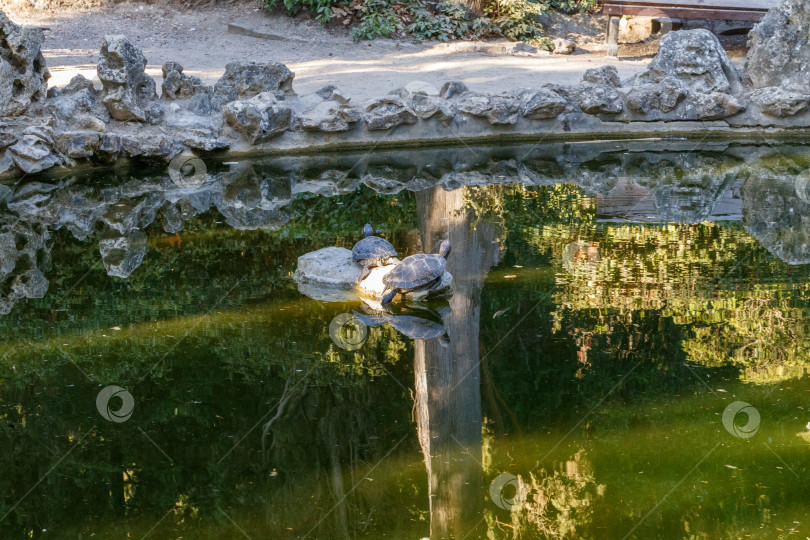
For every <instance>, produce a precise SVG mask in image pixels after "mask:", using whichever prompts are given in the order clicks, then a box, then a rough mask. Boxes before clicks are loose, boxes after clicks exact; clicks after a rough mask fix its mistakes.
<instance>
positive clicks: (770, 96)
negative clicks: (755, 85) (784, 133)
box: [751, 86, 810, 118]
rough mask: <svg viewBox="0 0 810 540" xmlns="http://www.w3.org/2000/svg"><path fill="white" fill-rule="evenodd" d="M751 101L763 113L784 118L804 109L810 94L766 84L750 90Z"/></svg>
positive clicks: (809, 100) (809, 102) (808, 102)
mask: <svg viewBox="0 0 810 540" xmlns="http://www.w3.org/2000/svg"><path fill="white" fill-rule="evenodd" d="M751 101H752V102H753V103H754V104H755V105H757V106H758V107H759V108H760V110H761V111H762V112H763V113H765V114H767V115H769V116H775V117H777V118H785V117H788V116H794V115H796V114H798V113H800V112H802V111H804V110H806V109H807V106H808V105H810V94H806V93H797V92H791V91H789V90H786V89H784V88H781V87H778V86H767V87H764V88H759V89H757V90H755V91H753V92H751Z"/></svg>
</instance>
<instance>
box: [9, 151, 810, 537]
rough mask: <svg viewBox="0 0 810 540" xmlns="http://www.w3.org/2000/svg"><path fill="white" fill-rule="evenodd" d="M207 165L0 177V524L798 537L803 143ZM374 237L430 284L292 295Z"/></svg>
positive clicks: (144, 532)
mask: <svg viewBox="0 0 810 540" xmlns="http://www.w3.org/2000/svg"><path fill="white" fill-rule="evenodd" d="M205 165H206V167H207V171H208V174H207V176H205V177H203V176H197V177H191V178H182V177H178V176H177V175H175V176H174V179H173V178H172V177H170V176H168V175H166V174H165V171H160V170H152V169H150V168H149V167H147V166H144V168H143V169H142V170H137V171H134V172H129V173H110V174H106V175H92V176H87V177H79V176H74V177H68V178H47V179H42V178H39V179H23V180H21V181H19V182H17V183H15V184H9V185H6V186H0V198H2V199H3V202H2V213H0V279H2V287H0V312H2V316H0V336H1V338H0V370H2V374H0V375H1V376H2V382H1V383H0V414H1V415H2V422H0V455H1V456H2V457H3V459H2V462H0V485H2V499H1V500H0V505H1V506H0V516H2V517H1V518H0V537H2V538H45V537H53V538H91V537H93V538H125V537H126V538H143V537H148V538H253V539H259V538H272V539H275V538H282V539H284V538H289V539H294V538H295V539H300V538H310V539H329V538H359V537H368V538H393V539H420V538H426V537H430V538H433V539H440V538H458V539H462V538H467V539H474V538H488V539H492V540H501V539H504V540H505V539H511V538H515V539H517V538H520V539H533V538H557V539H560V538H593V539H613V538H617V539H623V538H638V539H650V538H677V539H681V538H690V539H725V538H729V539H731V538H762V539H773V538H788V537H791V538H793V537H796V538H804V537H807V536H810V510H808V508H810V482H808V480H810V476H809V475H810V467H808V455H809V453H810V430H808V422H810V380H808V378H807V376H806V374H807V370H808V366H810V360H809V358H810V357H809V356H808V354H810V325H808V322H807V319H806V317H807V315H808V309H809V308H810V266H808V263H810V191H808V189H807V188H808V186H807V184H808V181H810V173H808V172H807V171H808V169H809V168H810V147H803V146H791V145H786V144H781V145H775V144H769V143H766V142H763V143H761V144H752V143H716V142H705V141H703V142H695V141H625V142H601V143H581V144H573V143H572V144H548V145H542V144H541V145H525V146H515V147H495V148H470V147H463V148H439V149H428V150H422V151H418V152H417V151H413V152H406V151H401V152H395V151H376V150H374V151H372V152H368V153H358V154H356V155H320V156H316V157H285V158H274V159H266V160H260V161H253V162H239V163H217V162H214V161H213V160H208V162H207V163H205ZM366 222H369V223H372V224H373V225H374V227H375V228H377V229H380V230H381V231H382V233H381V234H382V235H383V236H385V237H386V238H388V239H389V240H390V241H391V242H393V244H394V245H395V246H396V248H397V249H398V250H399V252H400V254H403V255H407V254H412V253H417V252H421V251H425V252H436V251H437V248H438V244H439V243H440V242H441V241H442V240H443V239H446V238H449V239H450V241H451V243H452V246H453V251H452V254H451V255H450V257H449V260H448V263H447V268H448V271H449V272H450V273H452V275H453V277H454V291H455V292H454V295H453V296H452V298H449V299H444V300H434V301H431V302H430V303H429V304H428V305H424V306H422V307H421V308H420V307H414V306H411V307H403V306H397V307H396V309H394V310H393V311H392V314H390V315H388V316H387V317H388V318H387V319H386V322H387V324H380V325H371V326H366V325H363V324H359V323H358V319H357V317H356V315H355V313H360V312H362V311H363V310H364V308H363V306H362V305H361V303H360V302H359V301H357V300H354V301H353V300H350V299H348V300H346V301H342V302H323V301H318V300H314V299H311V298H309V297H307V296H306V295H304V294H302V293H301V292H300V291H299V290H298V287H297V285H296V284H295V282H294V281H293V280H292V274H293V272H294V271H295V269H296V259H297V257H298V256H300V255H302V254H304V253H307V252H310V251H312V250H315V249H319V248H321V247H325V246H330V245H336V246H345V247H351V246H352V245H353V243H354V242H356V241H357V240H359V239H360V238H361V230H362V227H363V224H364V223H366ZM405 315H408V316H414V317H418V318H419V321H417V322H416V323H414V321H413V320H408V319H402V318H401V317H403V316H405ZM420 321H421V322H420ZM425 321H429V322H425ZM414 324H417V326H418V325H419V324H422V327H421V328H423V329H424V326H425V325H427V326H428V327H430V328H431V329H435V328H436V325H440V332H438V334H443V335H436V337H431V338H430V339H414V338H412V337H409V335H413V329H414V327H413V325H414ZM441 327H443V328H441Z"/></svg>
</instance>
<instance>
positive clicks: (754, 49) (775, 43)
mask: <svg viewBox="0 0 810 540" xmlns="http://www.w3.org/2000/svg"><path fill="white" fill-rule="evenodd" d="M748 45H749V49H748V57H747V59H746V64H745V68H746V70H747V71H748V76H749V77H750V78H751V82H752V83H753V84H754V87H755V88H764V87H767V86H782V87H785V88H786V89H788V90H793V91H798V92H806V91H807V89H808V87H810V61H808V59H810V3H808V2H807V0H782V2H781V3H780V4H779V5H778V6H776V7H775V8H773V9H771V10H770V11H768V13H767V14H766V15H765V17H764V18H763V19H762V21H761V22H760V23H759V24H758V25H756V26H755V27H754V29H753V30H752V31H751V33H750V34H749V42H748Z"/></svg>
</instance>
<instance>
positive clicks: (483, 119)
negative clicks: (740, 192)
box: [0, 0, 810, 179]
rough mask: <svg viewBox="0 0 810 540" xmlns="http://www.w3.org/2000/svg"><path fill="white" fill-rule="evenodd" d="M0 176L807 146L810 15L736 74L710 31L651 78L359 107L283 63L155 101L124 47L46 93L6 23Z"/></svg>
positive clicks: (179, 76) (673, 40)
mask: <svg viewBox="0 0 810 540" xmlns="http://www.w3.org/2000/svg"><path fill="white" fill-rule="evenodd" d="M0 38H2V39H0V178H2V179H6V178H8V179H13V178H16V177H19V176H23V175H32V174H40V173H43V172H45V171H48V172H49V173H56V174H59V173H63V172H68V171H70V170H78V169H82V168H88V167H91V168H92V167H112V166H115V165H117V164H119V163H122V162H126V163H132V162H135V163H138V162H149V163H152V164H154V163H156V162H157V163H160V162H164V163H167V164H168V163H173V162H174V161H173V160H174V159H175V158H176V156H178V155H183V156H192V155H197V156H202V157H214V156H218V157H221V158H227V157H232V156H245V155H250V154H258V153H272V154H279V153H281V154H284V153H301V152H307V151H313V150H322V149H329V150H341V149H357V148H367V149H369V151H373V150H374V149H375V148H377V147H387V148H390V147H397V146H403V147H408V146H417V145H437V144H448V143H463V144H481V143H482V142H498V141H507V140H512V141H514V140H515V139H516V138H544V137H548V138H557V139H577V138H585V137H589V136H590V137H605V136H608V137H617V138H619V137H631V136H649V135H654V136H657V137H678V136H683V135H685V134H703V135H704V136H706V137H740V136H742V137H745V136H752V135H754V134H767V135H768V136H769V137H770V136H776V137H779V136H784V135H786V134H787V135H788V136H794V135H795V136H797V137H801V138H806V137H810V5H808V4H806V3H804V2H802V1H801V0H783V2H782V4H781V5H780V6H778V7H777V8H774V9H772V10H771V11H770V12H769V13H768V14H767V15H766V17H765V18H764V19H763V21H762V22H761V23H760V24H759V25H757V26H756V27H755V28H754V30H753V31H752V32H751V37H750V49H749V53H748V57H747V61H746V65H745V68H744V69H739V68H737V67H736V66H735V65H734V64H733V63H732V62H731V60H730V59H729V58H728V55H727V54H726V53H725V51H724V50H723V48H722V46H721V45H720V43H719V41H718V40H717V38H716V36H715V35H714V34H712V33H711V32H709V31H708V30H699V29H698V30H683V31H677V32H671V33H669V34H667V35H665V36H664V37H663V38H662V39H661V42H660V47H659V51H658V54H657V55H656V56H655V58H654V59H653V60H652V61H651V62H650V64H649V66H648V68H647V70H646V71H644V72H643V73H640V74H638V75H636V76H634V77H632V78H630V79H628V80H625V81H622V80H620V78H619V75H618V72H617V71H616V69H615V68H614V67H613V66H603V67H599V68H594V69H590V70H588V71H586V72H585V74H584V77H583V80H582V82H581V83H579V84H576V85H559V84H554V83H553V82H547V83H546V84H542V85H538V87H536V88H516V89H512V90H509V91H506V92H503V93H499V94H491V93H478V92H473V91H470V90H469V89H468V88H467V87H466V86H465V85H464V84H463V83H461V82H457V81H450V82H447V83H445V84H444V85H443V86H442V87H441V88H435V87H432V86H430V85H427V84H424V83H416V82H415V83H413V84H410V85H407V86H406V87H404V88H398V89H395V90H393V91H391V92H389V93H388V94H386V95H384V96H381V97H379V98H374V99H371V100H368V101H367V102H364V103H359V104H356V103H354V102H353V101H352V99H351V97H350V96H348V95H345V94H344V93H343V92H341V91H340V89H338V88H336V87H334V86H327V87H324V88H322V89H321V90H319V91H317V92H314V93H311V94H304V95H297V94H296V93H295V91H294V90H293V79H294V74H293V73H292V72H291V71H290V70H289V69H288V68H287V67H286V66H285V65H284V64H281V63H274V62H270V63H255V62H234V63H231V64H228V65H227V66H226V69H225V74H224V75H223V76H222V77H221V78H220V79H219V80H218V81H217V82H216V84H214V85H213V86H207V85H204V84H203V83H202V82H201V81H200V79H199V78H197V77H193V76H189V75H186V74H185V73H183V67H182V66H181V65H180V64H179V63H176V62H169V63H167V64H165V65H164V66H163V81H162V84H161V94H160V96H158V94H157V88H156V84H155V82H154V80H153V79H152V78H151V77H149V76H148V75H146V73H145V71H144V70H145V66H146V63H147V60H146V58H145V57H144V55H143V53H142V51H140V50H139V49H138V48H137V47H135V46H134V45H133V44H132V43H131V42H130V41H129V40H128V39H127V38H126V37H125V36H107V37H106V38H105V40H104V42H103V43H102V46H101V56H100V59H99V62H98V77H99V80H100V81H101V86H102V88H101V89H97V88H96V87H95V86H94V85H93V83H92V82H91V81H89V80H88V79H86V78H84V77H83V76H81V75H77V76H76V77H74V78H73V79H72V80H71V81H70V83H69V84H68V85H67V86H65V87H62V88H50V89H47V80H48V78H49V76H50V75H49V73H48V70H47V67H46V65H45V60H44V58H43V56H42V53H41V46H42V43H43V42H44V36H43V33H42V31H41V30H40V29H38V28H33V27H20V26H17V25H16V24H14V23H13V22H11V21H10V20H9V19H8V18H7V17H6V16H5V15H4V14H3V13H2V12H0Z"/></svg>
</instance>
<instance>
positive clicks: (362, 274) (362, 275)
mask: <svg viewBox="0 0 810 540" xmlns="http://www.w3.org/2000/svg"><path fill="white" fill-rule="evenodd" d="M370 273H371V270H369V268H368V266H364V267H363V271H362V272H360V277H359V278H358V279H357V283H360V282H361V281H363V280H364V279H366V278H367V277H368V275H369V274H370Z"/></svg>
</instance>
